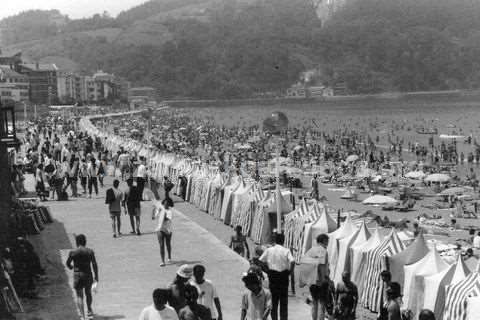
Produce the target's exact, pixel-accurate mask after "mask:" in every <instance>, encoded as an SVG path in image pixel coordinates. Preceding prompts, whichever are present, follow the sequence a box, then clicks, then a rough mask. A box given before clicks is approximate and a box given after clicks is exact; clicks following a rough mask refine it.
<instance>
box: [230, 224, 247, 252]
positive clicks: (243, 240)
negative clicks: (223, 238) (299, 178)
mask: <svg viewBox="0 0 480 320" xmlns="http://www.w3.org/2000/svg"><path fill="white" fill-rule="evenodd" d="M229 247H230V248H231V249H233V251H235V252H236V253H238V254H239V255H241V256H242V257H245V252H246V254H247V256H246V258H247V259H250V250H249V248H248V243H247V237H245V236H244V235H243V233H242V226H240V225H239V226H236V227H235V234H234V235H233V236H232V237H231V239H230V245H229Z"/></svg>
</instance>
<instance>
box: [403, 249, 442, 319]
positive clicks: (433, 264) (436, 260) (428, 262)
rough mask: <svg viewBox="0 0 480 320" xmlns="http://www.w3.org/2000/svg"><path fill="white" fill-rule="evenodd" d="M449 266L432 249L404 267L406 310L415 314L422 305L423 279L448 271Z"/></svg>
mask: <svg viewBox="0 0 480 320" xmlns="http://www.w3.org/2000/svg"><path fill="white" fill-rule="evenodd" d="M448 267H449V265H448V264H447V263H446V262H445V261H444V260H443V259H442V257H440V254H439V253H438V251H437V249H436V248H435V247H433V248H432V249H430V251H429V252H428V253H427V255H426V256H425V257H423V258H422V259H420V260H419V261H417V262H415V263H412V264H410V265H407V266H405V267H404V272H405V281H404V286H403V304H404V306H405V307H407V308H408V309H410V310H412V311H414V312H416V311H417V308H418V307H420V306H422V305H423V298H424V295H423V290H424V282H423V279H424V277H426V276H430V275H434V274H437V273H439V272H442V271H443V270H445V269H448Z"/></svg>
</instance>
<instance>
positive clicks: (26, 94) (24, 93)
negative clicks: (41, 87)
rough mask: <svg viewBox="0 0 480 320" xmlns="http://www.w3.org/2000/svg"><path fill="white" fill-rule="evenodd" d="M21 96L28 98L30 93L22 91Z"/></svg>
mask: <svg viewBox="0 0 480 320" xmlns="http://www.w3.org/2000/svg"><path fill="white" fill-rule="evenodd" d="M20 96H22V97H28V92H25V91H20Z"/></svg>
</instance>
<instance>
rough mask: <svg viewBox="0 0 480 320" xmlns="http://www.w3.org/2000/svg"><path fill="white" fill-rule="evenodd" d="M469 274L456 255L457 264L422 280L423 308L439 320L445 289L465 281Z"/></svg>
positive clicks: (443, 303) (441, 313)
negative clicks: (430, 311) (431, 312)
mask: <svg viewBox="0 0 480 320" xmlns="http://www.w3.org/2000/svg"><path fill="white" fill-rule="evenodd" d="M469 274H470V270H468V268H467V265H466V264H465V262H464V261H463V259H462V255H460V254H459V255H458V258H457V262H456V263H455V264H453V265H451V266H450V267H448V268H447V269H445V270H443V271H441V272H439V273H436V274H433V275H430V276H426V277H425V278H424V285H425V286H424V290H423V295H424V299H423V307H422V309H429V310H432V311H433V312H434V313H435V318H437V319H441V318H442V316H443V311H444V309H445V294H446V291H445V288H446V286H449V285H453V284H456V283H458V282H460V281H462V280H463V279H465V278H466V277H467V276H468V275H469Z"/></svg>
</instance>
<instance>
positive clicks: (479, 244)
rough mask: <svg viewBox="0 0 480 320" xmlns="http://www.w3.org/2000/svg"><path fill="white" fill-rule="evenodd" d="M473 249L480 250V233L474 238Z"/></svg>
mask: <svg viewBox="0 0 480 320" xmlns="http://www.w3.org/2000/svg"><path fill="white" fill-rule="evenodd" d="M473 247H474V248H475V249H480V231H479V232H478V233H477V235H476V236H475V237H473Z"/></svg>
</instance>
